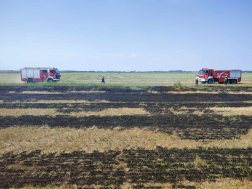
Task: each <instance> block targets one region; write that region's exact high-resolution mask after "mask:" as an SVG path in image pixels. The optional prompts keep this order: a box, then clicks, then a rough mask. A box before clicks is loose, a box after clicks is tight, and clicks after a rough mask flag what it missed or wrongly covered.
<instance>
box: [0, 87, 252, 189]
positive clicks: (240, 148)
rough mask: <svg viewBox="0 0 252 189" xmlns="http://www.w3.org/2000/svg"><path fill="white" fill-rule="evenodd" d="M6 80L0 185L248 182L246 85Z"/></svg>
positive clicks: (251, 134) (250, 138) (251, 136)
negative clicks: (43, 84) (125, 85)
mask: <svg viewBox="0 0 252 189" xmlns="http://www.w3.org/2000/svg"><path fill="white" fill-rule="evenodd" d="M0 89H1V93H0V101H1V103H0V188H4V187H6V188H10V187H17V188H20V187H62V188H64V187H70V188H83V187H84V188H148V187H149V188H176V187H177V188H197V187H202V188H211V187H213V188H214V187H215V184H216V183H217V184H221V186H222V187H223V188H225V187H226V188H230V187H231V188H232V187H234V188H235V187H237V186H239V187H243V186H244V187H249V186H251V183H252V182H251V164H252V159H251V157H252V151H251V149H252V148H251V144H252V131H251V127H252V95H251V93H250V92H251V89H250V88H246V87H230V88H225V87H223V88H222V87H210V88H209V89H204V90H203V89H195V88H183V89H180V90H178V89H175V88H173V87H150V88H148V87H146V88H145V89H141V90H132V89H129V88H114V89H113V88H106V87H103V88H101V87H71V86H70V87H66V86H64V87H43V88H36V87H30V88H29V87H21V86H19V87H14V86H8V87H0Z"/></svg>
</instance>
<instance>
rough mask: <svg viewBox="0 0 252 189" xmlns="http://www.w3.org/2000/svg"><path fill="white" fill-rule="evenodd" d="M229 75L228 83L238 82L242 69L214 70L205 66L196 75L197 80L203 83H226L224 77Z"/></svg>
mask: <svg viewBox="0 0 252 189" xmlns="http://www.w3.org/2000/svg"><path fill="white" fill-rule="evenodd" d="M226 76H227V78H228V80H227V82H228V83H232V84H236V83H237V82H240V81H241V70H214V69H207V68H203V69H201V70H200V71H199V74H198V75H197V76H196V80H198V81H199V82H202V83H209V84H212V83H215V82H218V83H224V79H225V77H226Z"/></svg>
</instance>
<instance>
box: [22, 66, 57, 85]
mask: <svg viewBox="0 0 252 189" xmlns="http://www.w3.org/2000/svg"><path fill="white" fill-rule="evenodd" d="M20 73H21V80H22V81H26V82H27V83H31V82H46V81H47V82H52V81H60V72H59V70H58V69H57V68H32V67H25V68H21V69H20Z"/></svg>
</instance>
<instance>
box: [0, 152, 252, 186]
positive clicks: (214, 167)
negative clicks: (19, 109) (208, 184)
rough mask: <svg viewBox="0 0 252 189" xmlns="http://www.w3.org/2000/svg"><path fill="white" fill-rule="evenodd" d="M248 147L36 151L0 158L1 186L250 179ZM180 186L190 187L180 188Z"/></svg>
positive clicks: (137, 183) (114, 184)
mask: <svg viewBox="0 0 252 189" xmlns="http://www.w3.org/2000/svg"><path fill="white" fill-rule="evenodd" d="M251 155H252V150H251V149H250V148H249V149H225V148H223V149H218V148H208V149H204V148H199V149H165V148H162V147H157V149H156V150H144V149H130V150H123V151H107V152H93V153H85V152H82V151H75V152H73V153H63V152H62V153H61V154H60V155H56V154H42V153H41V152H40V151H38V150H37V151H33V152H31V153H26V152H23V153H21V154H11V153H8V154H4V155H2V156H1V157H0V187H1V188H8V187H17V188H18V187H23V186H25V185H33V186H38V185H39V186H47V185H48V184H50V185H53V186H60V185H62V183H67V184H69V185H71V184H73V185H74V184H77V186H78V187H79V188H81V187H83V186H88V185H89V186H90V185H92V184H96V185H102V186H104V187H105V188H109V187H111V186H114V187H115V188H119V187H120V186H121V185H122V184H123V183H124V182H127V183H131V184H135V188H143V186H144V183H149V182H150V181H152V182H154V183H167V182H170V183H173V185H174V186H175V185H178V184H179V181H181V180H189V181H196V182H197V181H198V182H201V181H204V180H208V181H215V179H217V178H227V177H228V178H235V179H242V178H244V177H250V175H251V173H252V171H251V168H250V166H251V165H252V159H251ZM181 187H182V188H194V187H189V186H181Z"/></svg>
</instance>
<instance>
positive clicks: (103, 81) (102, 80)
mask: <svg viewBox="0 0 252 189" xmlns="http://www.w3.org/2000/svg"><path fill="white" fill-rule="evenodd" d="M101 83H105V79H104V76H103V75H102V78H101Z"/></svg>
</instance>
